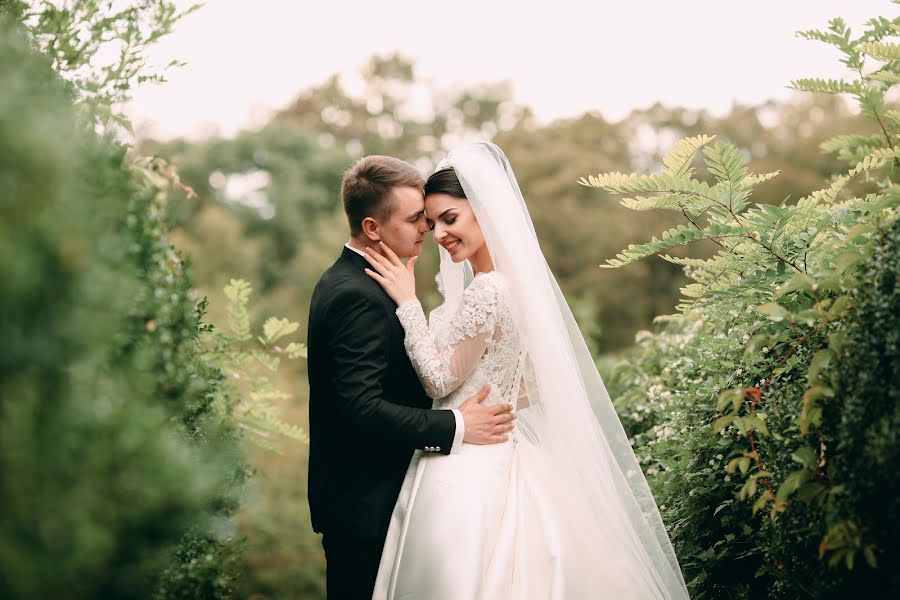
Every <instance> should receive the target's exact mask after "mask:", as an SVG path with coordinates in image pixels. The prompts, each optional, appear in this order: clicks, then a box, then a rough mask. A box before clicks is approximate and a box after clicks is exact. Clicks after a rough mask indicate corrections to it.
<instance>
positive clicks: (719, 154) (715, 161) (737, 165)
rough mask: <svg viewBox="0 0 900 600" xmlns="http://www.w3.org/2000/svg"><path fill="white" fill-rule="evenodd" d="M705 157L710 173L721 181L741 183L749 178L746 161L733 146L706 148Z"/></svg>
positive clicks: (717, 145) (720, 145)
mask: <svg viewBox="0 0 900 600" xmlns="http://www.w3.org/2000/svg"><path fill="white" fill-rule="evenodd" d="M703 155H704V156H705V157H706V160H705V161H704V162H706V167H707V168H708V169H709V172H710V173H712V174H713V176H714V177H715V178H716V179H718V180H719V181H727V182H731V183H739V182H740V181H741V180H742V179H743V178H744V177H746V176H747V168H746V167H745V166H744V159H743V158H742V157H741V155H740V154H739V153H738V151H737V148H735V147H734V146H732V145H731V144H716V145H715V146H712V147H711V148H709V147H708V148H704V149H703Z"/></svg>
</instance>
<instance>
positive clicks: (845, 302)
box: [828, 296, 852, 320]
mask: <svg viewBox="0 0 900 600" xmlns="http://www.w3.org/2000/svg"><path fill="white" fill-rule="evenodd" d="M851 302H852V300H851V298H850V296H839V297H838V298H836V299H835V301H834V303H833V304H832V305H831V308H829V309H828V318H830V319H832V320H834V319H840V318H841V317H843V316H844V315H846V314H847V313H848V312H849V311H850V307H851Z"/></svg>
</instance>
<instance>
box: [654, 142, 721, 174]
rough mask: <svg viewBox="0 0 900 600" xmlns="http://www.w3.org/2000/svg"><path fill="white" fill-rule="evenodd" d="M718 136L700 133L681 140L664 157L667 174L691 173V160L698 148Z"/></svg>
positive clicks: (665, 172)
mask: <svg viewBox="0 0 900 600" xmlns="http://www.w3.org/2000/svg"><path fill="white" fill-rule="evenodd" d="M715 137H716V136H714V135H713V136H709V135H698V136H695V137H687V138H684V139H682V140H681V141H679V142H678V143H677V144H676V145H675V147H674V148H672V150H670V151H669V153H668V154H667V155H666V156H665V157H664V158H663V164H664V165H666V169H665V171H663V173H664V174H666V175H674V176H678V177H680V176H684V175H688V176H690V175H691V169H690V165H691V160H692V159H693V158H694V154H696V153H697V150H698V149H700V148H701V147H703V146H705V145H706V144H708V143H710V142H711V141H713V139H715Z"/></svg>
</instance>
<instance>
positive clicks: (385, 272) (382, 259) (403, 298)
mask: <svg viewBox="0 0 900 600" xmlns="http://www.w3.org/2000/svg"><path fill="white" fill-rule="evenodd" d="M378 243H379V244H380V248H381V252H382V254H379V253H377V252H375V251H374V250H372V249H371V248H366V260H367V261H368V262H369V265H370V266H371V267H372V268H371V269H366V275H368V276H369V277H371V278H372V279H374V280H375V281H377V282H378V283H379V284H380V285H381V287H383V288H384V291H385V292H387V294H388V296H390V297H391V299H392V300H393V301H394V302H396V303H397V306H400V305H401V304H403V303H404V302H408V301H410V300H415V299H416V275H415V271H414V269H415V266H416V260H418V258H419V257H418V256H414V257H412V258H410V259H409V260H408V261H406V264H403V261H402V260H400V258H399V257H398V256H397V255H396V254H395V253H394V251H393V250H391V249H390V248H388V247H387V245H386V244H385V243H384V242H378Z"/></svg>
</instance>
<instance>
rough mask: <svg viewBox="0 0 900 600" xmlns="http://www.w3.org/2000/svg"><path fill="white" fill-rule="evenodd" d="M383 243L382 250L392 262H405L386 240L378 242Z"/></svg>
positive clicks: (398, 263)
mask: <svg viewBox="0 0 900 600" xmlns="http://www.w3.org/2000/svg"><path fill="white" fill-rule="evenodd" d="M378 243H379V244H381V251H382V252H384V255H385V256H386V257H387V258H388V260H389V261H390V262H392V263H393V264H395V265H402V264H403V263H402V262H401V261H400V258H399V257H398V256H397V255H396V254H395V253H394V251H393V250H391V249H390V248H389V247H388V245H387V244H385V243H384V242H378Z"/></svg>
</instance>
